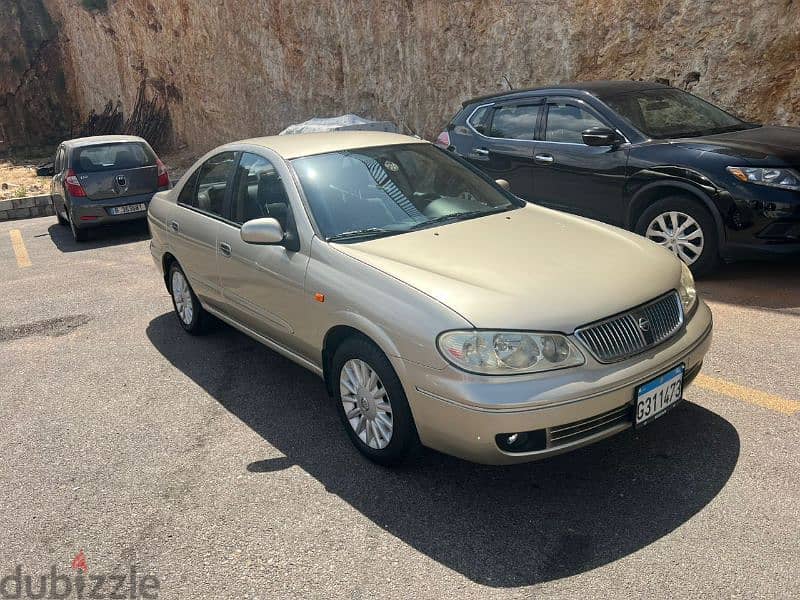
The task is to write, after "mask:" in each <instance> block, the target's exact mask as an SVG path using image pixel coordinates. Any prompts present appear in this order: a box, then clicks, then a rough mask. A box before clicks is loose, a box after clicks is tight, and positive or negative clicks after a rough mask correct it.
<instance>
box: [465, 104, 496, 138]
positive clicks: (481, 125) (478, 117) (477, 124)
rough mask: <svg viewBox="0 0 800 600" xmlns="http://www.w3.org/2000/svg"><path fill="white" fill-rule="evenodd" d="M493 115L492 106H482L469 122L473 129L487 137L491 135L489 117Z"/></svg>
mask: <svg viewBox="0 0 800 600" xmlns="http://www.w3.org/2000/svg"><path fill="white" fill-rule="evenodd" d="M491 114H492V107H491V106H481V107H480V108H479V109H478V110H476V111H475V112H474V113H472V116H471V117H470V118H469V119H468V120H467V121H468V123H469V124H470V125H472V128H473V129H474V130H475V131H477V132H478V133H480V134H483V135H487V134H488V133H489V117H490V116H491Z"/></svg>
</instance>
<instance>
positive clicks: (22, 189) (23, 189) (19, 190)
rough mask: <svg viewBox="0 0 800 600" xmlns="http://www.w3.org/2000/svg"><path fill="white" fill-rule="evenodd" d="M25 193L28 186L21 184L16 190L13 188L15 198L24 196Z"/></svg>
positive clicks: (26, 193)
mask: <svg viewBox="0 0 800 600" xmlns="http://www.w3.org/2000/svg"><path fill="white" fill-rule="evenodd" d="M27 195H28V188H26V187H25V186H24V185H21V186H19V187H18V188H17V189H16V190H14V197H15V198H24V197H25V196H27Z"/></svg>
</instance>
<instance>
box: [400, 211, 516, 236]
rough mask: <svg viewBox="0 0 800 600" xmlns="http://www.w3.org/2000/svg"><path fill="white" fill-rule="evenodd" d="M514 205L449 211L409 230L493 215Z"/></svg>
mask: <svg viewBox="0 0 800 600" xmlns="http://www.w3.org/2000/svg"><path fill="white" fill-rule="evenodd" d="M513 207H514V206H513V205H510V206H501V207H498V208H492V209H489V210H469V211H466V212H460V213H451V214H449V215H442V216H441V217H436V218H435V219H429V220H428V221H423V222H422V223H417V224H416V225H413V226H412V227H411V228H410V229H409V231H413V230H416V229H425V228H426V227H433V226H435V225H441V224H443V223H449V222H456V221H467V220H469V219H475V218H477V217H483V216H486V215H493V214H496V213H501V212H506V211H507V210H511V209H512V208H513Z"/></svg>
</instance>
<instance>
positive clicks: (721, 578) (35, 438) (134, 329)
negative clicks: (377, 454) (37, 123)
mask: <svg viewBox="0 0 800 600" xmlns="http://www.w3.org/2000/svg"><path fill="white" fill-rule="evenodd" d="M148 239H149V238H148V235H147V229H146V226H144V225H139V224H131V225H128V226H125V227H124V228H122V229H116V230H102V231H98V232H95V233H94V234H93V236H92V238H91V241H89V242H88V243H85V244H79V245H78V244H75V243H74V242H73V241H72V238H71V235H70V233H69V230H68V229H67V228H63V227H60V226H58V225H57V224H56V223H55V218H53V217H49V218H42V219H31V220H27V221H17V222H9V223H3V224H0V306H2V310H0V452H1V454H0V456H2V462H0V485H2V490H3V491H2V502H0V505H1V506H2V510H0V532H1V534H0V535H2V538H0V539H2V544H0V579H1V578H2V577H4V576H5V575H13V573H14V569H15V568H16V566H17V565H20V567H21V572H22V573H23V576H24V575H25V574H31V575H36V576H38V575H44V574H47V573H50V571H51V568H56V570H57V572H59V573H64V574H70V573H76V572H77V569H73V568H72V567H71V564H72V561H73V558H74V557H75V555H76V554H78V553H79V551H81V550H82V551H83V552H84V555H83V556H84V557H85V562H86V567H87V570H88V573H89V574H93V573H108V574H113V573H122V574H125V573H128V572H129V570H130V568H131V566H135V567H136V569H137V571H138V572H139V573H146V574H150V575H152V576H153V577H155V578H156V579H157V581H158V594H159V595H158V597H159V598H288V597H318V598H328V597H337V598H365V599H366V598H376V597H392V598H396V597H400V598H444V597H460V598H493V597H498V598H500V597H503V598H619V597H626V598H640V597H641V598H645V597H647V598H654V597H656V598H698V597H709V598H732V597H734V598H797V597H798V596H800V569H798V566H797V565H798V559H800V477H798V471H800V458H799V457H798V447H800V384H798V371H799V370H800V369H799V368H798V367H800V336H798V326H800V262H798V261H794V262H782V263H779V264H759V263H743V264H737V265H729V266H726V267H724V268H722V269H721V270H720V271H719V273H718V274H716V275H715V276H713V277H711V278H709V279H707V280H704V281H701V282H700V283H699V288H700V290H701V292H702V293H703V294H704V297H705V298H706V300H707V301H708V303H709V304H710V306H711V307H712V310H713V311H714V316H715V324H716V328H715V339H714V343H713V345H712V349H711V352H710V353H709V355H708V358H707V360H706V364H705V367H704V370H703V373H702V375H701V376H700V377H699V378H698V380H697V382H696V384H695V385H693V386H692V387H690V388H689V389H688V390H687V391H686V395H685V396H686V400H687V401H686V402H683V403H681V405H679V407H678V408H676V409H675V410H673V411H672V412H671V413H669V414H667V415H665V416H664V417H662V418H661V419H659V420H657V421H656V422H654V423H653V424H652V425H650V426H648V427H646V428H643V429H642V430H640V431H638V432H633V431H628V432H625V433H623V434H621V435H619V436H616V437H614V438H611V439H609V440H606V441H604V442H602V443H600V444H597V445H594V446H590V447H588V448H584V449H581V450H579V451H577V452H574V453H571V454H567V455H564V456H560V457H556V458H554V459H550V460H547V461H544V462H540V463H531V464H526V465H520V466H515V467H487V466H479V465H473V464H470V463H466V462H462V461H459V460H457V459H453V458H449V457H446V456H443V455H440V454H437V453H434V452H425V453H423V455H422V456H421V457H419V458H418V459H417V460H416V461H415V462H413V463H410V464H407V465H405V466H403V467H401V468H398V469H393V470H388V469H384V468H381V467H378V466H376V465H373V464H371V463H370V462H368V461H367V460H365V459H364V458H362V457H361V456H360V455H359V454H358V453H357V451H356V450H355V449H354V448H353V447H352V446H351V445H350V442H349V441H348V440H347V437H346V435H345V433H344V431H343V430H342V428H341V425H340V423H339V421H338V418H337V415H336V412H335V407H334V405H333V404H332V402H330V400H329V399H328V398H327V396H326V393H325V390H324V388H323V385H322V382H321V380H319V379H318V378H316V377H315V376H314V375H312V374H310V373H308V372H306V371H304V370H303V369H302V368H300V367H298V366H296V365H294V364H293V363H291V362H289V361H288V360H286V359H284V358H282V357H280V356H279V355H277V354H275V353H274V352H272V351H270V350H268V349H266V348H265V347H263V346H261V345H259V344H258V343H256V342H254V341H252V340H250V339H249V338H247V337H245V336H244V335H242V334H240V333H238V332H236V331H234V330H232V329H230V328H229V327H226V326H224V325H217V326H215V327H214V328H212V331H211V332H209V333H208V334H207V335H206V336H204V337H191V336H188V335H186V334H185V333H184V332H183V331H182V330H181V328H180V326H179V325H178V323H177V321H176V319H175V317H174V315H173V314H172V305H171V303H170V299H169V296H168V294H167V292H166V290H165V288H164V284H163V281H162V280H161V279H160V278H159V276H158V274H157V272H156V269H155V267H154V265H153V263H152V260H151V258H150V254H149V250H148ZM1 591H2V590H0V592H1ZM23 597H24V596H23ZM86 597H88V594H87V595H86ZM106 597H108V596H106Z"/></svg>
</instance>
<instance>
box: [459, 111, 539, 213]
mask: <svg viewBox="0 0 800 600" xmlns="http://www.w3.org/2000/svg"><path fill="white" fill-rule="evenodd" d="M541 102H542V100H541V99H538V98H533V99H527V100H524V101H516V102H514V103H507V104H498V105H495V106H493V107H488V108H486V107H479V108H478V109H477V110H476V111H475V112H474V113H473V115H472V116H471V117H470V118H469V119H468V120H467V123H468V124H469V126H470V127H471V128H472V132H473V146H472V149H471V150H470V152H469V154H467V156H466V158H467V160H469V161H470V162H471V163H472V164H474V165H475V166H476V167H478V168H479V169H481V170H482V171H484V172H486V173H488V174H489V176H490V177H492V178H493V179H505V180H506V181H508V183H509V184H511V191H512V192H513V193H514V194H516V195H517V196H519V197H520V198H524V199H525V200H530V199H531V196H532V195H533V190H534V182H533V179H532V177H533V168H532V167H533V151H534V144H535V142H534V139H535V134H536V124H537V121H538V119H539V112H540V109H541V106H542V104H541ZM484 108H485V110H486V112H485V113H483V112H480V113H479V111H481V109H484ZM476 117H477V118H480V119H481V122H480V123H477V121H476V120H475V119H476ZM476 125H477V126H476Z"/></svg>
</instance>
